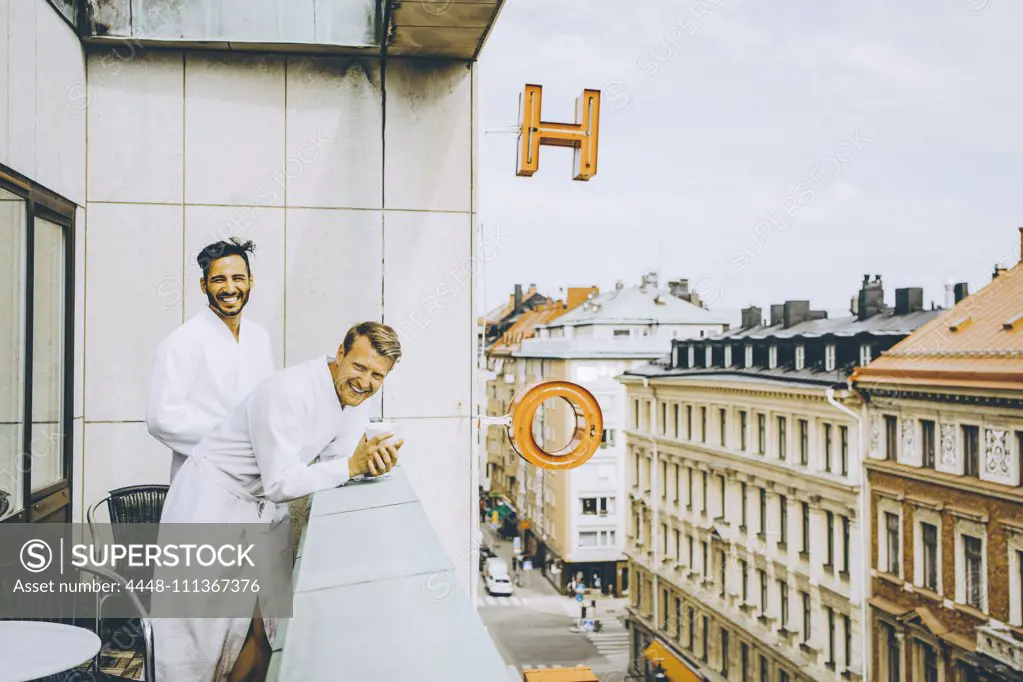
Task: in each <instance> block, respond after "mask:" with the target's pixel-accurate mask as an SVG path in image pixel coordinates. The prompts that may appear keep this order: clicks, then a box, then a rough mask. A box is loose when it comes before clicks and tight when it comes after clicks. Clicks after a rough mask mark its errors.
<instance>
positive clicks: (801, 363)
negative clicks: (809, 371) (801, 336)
mask: <svg viewBox="0 0 1023 682" xmlns="http://www.w3.org/2000/svg"><path fill="white" fill-rule="evenodd" d="M804 367H806V346H804V345H803V344H801V343H800V344H797V345H796V369H797V370H800V369H803V368H804Z"/></svg>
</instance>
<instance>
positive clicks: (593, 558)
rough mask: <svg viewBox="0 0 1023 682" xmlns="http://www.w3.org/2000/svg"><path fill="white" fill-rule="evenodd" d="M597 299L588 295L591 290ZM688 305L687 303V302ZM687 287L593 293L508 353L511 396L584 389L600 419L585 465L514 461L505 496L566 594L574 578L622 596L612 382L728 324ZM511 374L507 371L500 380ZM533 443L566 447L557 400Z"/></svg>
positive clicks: (619, 406)
mask: <svg viewBox="0 0 1023 682" xmlns="http://www.w3.org/2000/svg"><path fill="white" fill-rule="evenodd" d="M593 293H594V294H596V292H595V291H594V292H593ZM694 301H695V302H694ZM698 303H699V299H698V298H696V297H695V295H694V294H691V293H690V292H689V291H688V285H687V283H686V281H685V280H678V281H675V282H671V283H669V285H668V286H667V287H660V286H659V283H658V278H657V275H656V273H648V274H645V275H644V276H643V278H642V280H641V282H640V284H639V285H634V286H630V287H626V286H625V284H624V283H623V282H618V283H617V284H616V287H615V290H614V291H611V292H607V293H605V294H600V295H594V296H592V297H591V298H588V299H587V300H586V301H585V302H584V303H582V304H581V305H578V306H577V307H574V308H573V309H572V310H571V311H569V312H566V313H565V314H564V315H561V316H559V317H557V318H555V319H554V320H552V321H549V322H547V323H545V324H542V325H539V326H538V327H537V334H536V336H534V337H532V338H529V339H526V340H524V341H523V342H522V346H521V348H520V349H519V350H517V351H515V352H514V353H513V354H512V355H513V358H514V362H515V367H516V370H517V371H516V373H515V374H514V376H513V379H514V383H511V384H507V383H506V384H505V385H506V387H507V388H506V390H507V391H510V392H511V393H512V394H513V393H514V391H516V390H518V389H519V388H520V387H522V386H525V385H528V384H530V383H534V382H536V381H540V380H553V379H560V380H565V381H571V382H574V383H577V384H579V385H581V386H583V387H585V388H587V389H588V390H589V391H590V392H591V393H593V395H594V397H596V399H597V400H598V402H599V403H600V406H601V411H602V413H603V416H604V435H603V442H602V444H601V447H600V449H599V450H597V453H596V454H595V455H594V456H593V457H592V458H591V459H590V460H589V461H588V462H587V463H586V464H585V465H583V466H581V467H578V468H576V469H572V470H570V471H541V470H537V469H535V468H534V467H531V466H529V465H527V464H526V463H525V462H523V461H522V460H519V459H518V458H517V457H516V460H517V461H516V465H517V467H518V470H517V473H516V475H515V480H516V481H517V482H518V491H517V494H516V496H515V497H514V498H513V500H515V503H516V504H517V505H518V508H519V509H520V510H522V511H523V518H524V521H525V523H526V525H527V526H528V530H529V533H528V535H529V537H528V538H527V540H528V539H531V540H532V541H533V542H534V543H535V550H536V551H535V553H536V555H537V556H538V558H539V560H540V562H541V563H542V565H543V566H544V568H545V569H546V568H547V567H548V566H550V567H551V568H553V569H554V570H555V573H554V575H552V576H551V577H552V578H553V579H554V581H555V582H556V584H558V585H559V586H564V584H566V583H567V582H568V581H569V580H571V579H572V578H573V577H576V578H581V579H582V580H583V581H584V582H585V583H586V584H587V585H591V586H592V585H593V584H594V582H595V578H599V580H600V584H601V589H602V590H604V591H611V590H614V591H615V592H616V593H619V594H620V593H621V592H623V591H625V590H627V589H628V586H629V578H628V573H627V572H626V570H625V569H626V564H625V557H624V554H623V550H624V547H625V540H624V533H625V510H626V506H625V493H626V489H625V471H624V453H625V449H624V442H623V438H622V433H623V429H624V428H626V421H625V415H626V413H627V405H626V401H625V389H624V387H623V386H622V385H621V384H620V383H618V382H617V381H616V380H615V377H616V376H618V375H619V374H621V373H622V372H625V371H627V370H629V369H631V368H634V367H636V366H638V365H640V364H644V363H646V362H649V361H650V360H651V359H653V358H656V357H657V356H659V355H660V354H662V352H663V348H664V346H665V344H668V343H670V342H671V339H673V338H694V337H695V338H699V337H701V336H711V335H714V334H717V333H720V332H721V331H723V330H724V329H726V328H727V321H725V320H724V319H722V318H721V316H720V315H718V314H716V313H713V312H711V311H709V310H707V309H705V308H703V307H702V306H700V305H698ZM509 375H510V373H506V375H505V377H506V378H507V377H508V376H509ZM536 428H537V429H538V439H539V438H540V437H542V439H543V441H542V442H545V443H547V446H548V449H554V448H556V447H558V446H560V445H564V444H567V443H568V442H569V440H570V439H571V434H572V433H573V431H574V429H575V415H574V413H573V412H572V411H571V410H570V409H568V408H567V405H566V404H565V403H564V402H563V401H554V402H553V403H552V404H550V405H544V406H543V408H542V410H541V414H540V415H539V416H538V418H537V421H536Z"/></svg>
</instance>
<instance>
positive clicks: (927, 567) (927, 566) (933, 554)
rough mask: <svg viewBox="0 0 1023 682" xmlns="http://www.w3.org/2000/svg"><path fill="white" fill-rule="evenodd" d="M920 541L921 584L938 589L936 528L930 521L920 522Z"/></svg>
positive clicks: (931, 588) (933, 589)
mask: <svg viewBox="0 0 1023 682" xmlns="http://www.w3.org/2000/svg"><path fill="white" fill-rule="evenodd" d="M920 543H921V547H922V549H923V562H924V565H923V586H924V587H926V588H927V589H929V590H931V591H933V592H937V591H938V528H937V526H934V525H932V524H930V523H921V524H920Z"/></svg>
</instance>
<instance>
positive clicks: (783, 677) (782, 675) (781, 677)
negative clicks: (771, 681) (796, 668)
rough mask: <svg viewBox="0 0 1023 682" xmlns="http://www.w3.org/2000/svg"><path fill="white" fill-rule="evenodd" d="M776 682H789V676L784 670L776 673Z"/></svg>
mask: <svg viewBox="0 0 1023 682" xmlns="http://www.w3.org/2000/svg"><path fill="white" fill-rule="evenodd" d="M778 682H789V674H788V673H787V672H785V671H784V670H779V671H778Z"/></svg>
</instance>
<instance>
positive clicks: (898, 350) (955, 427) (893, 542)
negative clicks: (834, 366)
mask: <svg viewBox="0 0 1023 682" xmlns="http://www.w3.org/2000/svg"><path fill="white" fill-rule="evenodd" d="M965 293H966V292H965V291H962V290H961V291H959V292H957V297H960V298H962V297H963V296H964V295H965ZM853 379H854V381H855V386H856V388H857V389H858V390H859V391H860V393H861V394H862V395H863V396H864V399H865V401H866V415H867V416H866V420H867V423H868V424H869V431H868V432H869V442H868V444H867V450H868V452H869V459H868V460H867V464H866V471H867V477H868V485H869V491H870V497H869V501H870V518H869V520H868V523H869V529H870V533H869V541H870V545H869V551H870V579H871V583H872V586H871V587H872V590H871V593H872V596H871V598H870V601H869V605H870V611H869V619H870V620H869V622H868V625H869V628H870V632H871V636H872V638H873V642H872V650H873V659H872V662H873V670H874V676H873V679H875V680H878V682H905V681H908V680H914V681H920V682H988V681H991V682H993V681H994V680H999V681H1002V680H1009V681H1018V680H1023V487H1021V485H1023V478H1021V474H1023V470H1021V460H1023V266H1021V265H1016V267H1014V268H1012V269H1011V270H1009V271H1007V272H1001V271H998V270H997V269H996V277H995V278H994V279H993V281H992V282H990V283H989V284H988V285H987V286H986V287H984V288H983V289H982V290H981V291H979V292H977V293H976V294H974V295H972V296H969V297H966V298H962V300H960V301H959V303H958V304H957V305H956V306H955V307H954V308H952V309H950V310H948V311H946V312H944V313H943V314H942V315H940V316H939V317H938V318H936V319H935V320H933V321H931V322H930V323H929V324H927V325H925V326H924V327H921V328H920V329H919V330H917V331H916V332H915V333H914V334H912V335H911V336H910V337H909V338H907V339H906V340H904V341H903V342H902V343H900V344H898V345H897V346H895V347H894V348H892V349H891V350H890V351H889V352H888V353H886V354H885V355H883V356H881V357H880V358H879V359H877V360H876V361H874V362H873V363H871V364H870V365H868V366H866V367H863V368H860V369H858V370H857V371H856V373H855V375H854V377H853Z"/></svg>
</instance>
